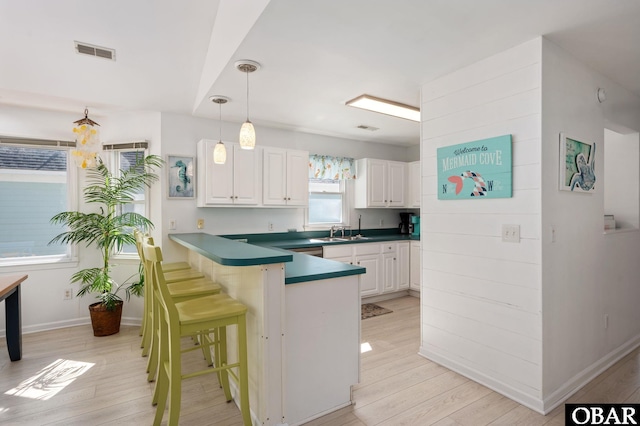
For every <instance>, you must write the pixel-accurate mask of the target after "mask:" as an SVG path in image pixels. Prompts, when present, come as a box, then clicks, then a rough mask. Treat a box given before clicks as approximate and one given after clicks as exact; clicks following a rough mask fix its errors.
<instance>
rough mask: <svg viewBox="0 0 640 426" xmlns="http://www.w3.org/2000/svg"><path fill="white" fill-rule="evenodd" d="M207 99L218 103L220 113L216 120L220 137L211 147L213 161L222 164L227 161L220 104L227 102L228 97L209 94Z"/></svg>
mask: <svg viewBox="0 0 640 426" xmlns="http://www.w3.org/2000/svg"><path fill="white" fill-rule="evenodd" d="M209 100H210V101H211V102H213V103H216V104H218V106H219V107H220V114H219V116H218V121H219V123H220V130H219V136H220V137H219V139H218V143H217V144H216V147H215V148H214V149H213V162H214V163H215V164H224V163H226V162H227V149H226V148H225V146H224V144H223V143H222V104H226V103H227V102H229V98H226V97H224V96H211V97H210V98H209Z"/></svg>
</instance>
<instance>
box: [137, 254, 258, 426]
mask: <svg viewBox="0 0 640 426" xmlns="http://www.w3.org/2000/svg"><path fill="white" fill-rule="evenodd" d="M143 250H144V255H145V259H147V261H148V262H149V267H150V268H149V269H150V270H151V274H152V275H153V279H152V280H151V281H152V283H153V286H154V300H155V303H154V305H155V306H157V308H158V309H157V312H156V315H155V318H157V319H158V320H159V325H160V333H159V337H160V339H159V342H160V347H159V354H160V367H159V369H158V379H157V382H156V388H155V391H154V395H153V403H155V404H157V408H156V415H155V418H154V425H160V423H161V422H162V418H163V416H164V411H165V407H166V405H167V397H169V420H168V423H167V424H168V425H177V424H178V420H179V418H180V404H181V393H182V380H183V379H187V378H190V377H196V376H200V375H203V374H209V373H217V372H219V373H220V374H219V377H220V378H221V385H222V387H223V389H224V393H225V396H226V398H227V401H228V402H229V401H231V400H232V396H231V390H230V388H229V377H231V379H233V380H234V381H235V382H236V383H237V385H238V391H239V396H240V412H241V414H242V419H243V422H244V424H245V425H246V426H248V425H251V424H252V422H251V414H250V409H249V383H248V369H247V332H246V312H247V307H246V306H245V305H243V304H241V303H240V302H238V301H236V300H235V299H232V298H231V297H229V296H228V295H226V294H217V295H212V296H205V297H199V298H195V299H191V300H186V301H183V302H174V301H173V300H172V298H171V295H170V294H169V291H168V287H167V286H166V285H165V284H166V283H165V281H164V273H163V270H162V251H161V250H160V248H159V247H156V246H152V245H150V244H147V243H145V244H144V245H143ZM231 325H235V326H236V328H237V333H238V334H237V337H238V339H237V345H238V348H237V354H238V360H237V362H234V363H232V364H229V363H228V362H227V348H226V327H228V326H231ZM215 331H218V335H219V338H218V340H217V343H218V346H219V348H217V349H216V353H217V354H219V356H218V357H216V362H215V367H214V368H208V369H206V370H201V371H196V372H189V373H183V372H182V367H181V356H182V352H183V350H182V348H181V346H180V340H181V337H182V336H189V335H201V334H209V333H213V332H215ZM203 344H204V342H203Z"/></svg>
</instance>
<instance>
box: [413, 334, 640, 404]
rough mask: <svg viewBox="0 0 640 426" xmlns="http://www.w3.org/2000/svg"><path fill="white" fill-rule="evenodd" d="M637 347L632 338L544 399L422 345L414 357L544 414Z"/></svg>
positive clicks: (637, 341)
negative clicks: (451, 371)
mask: <svg viewBox="0 0 640 426" xmlns="http://www.w3.org/2000/svg"><path fill="white" fill-rule="evenodd" d="M639 346H640V335H637V336H635V337H634V338H633V339H631V340H629V341H628V342H626V343H625V344H623V345H621V346H619V347H618V348H616V349H614V350H613V351H611V352H610V353H608V354H607V355H605V356H604V357H602V358H600V359H599V360H598V361H596V362H594V363H593V364H591V365H590V366H588V367H587V368H585V369H584V370H582V371H581V372H579V373H578V374H576V375H575V376H573V377H572V378H571V379H569V380H568V381H567V382H566V383H565V384H564V385H562V386H561V387H560V388H558V389H557V390H555V391H554V392H552V393H551V394H550V395H549V396H548V397H546V398H544V399H538V398H536V397H534V396H532V395H529V394H526V393H524V392H522V391H520V390H518V389H515V388H513V387H512V386H509V385H508V384H506V383H503V382H502V381H499V380H496V379H495V378H493V377H491V376H487V375H486V374H484V373H482V372H480V371H477V370H476V369H473V368H469V367H468V366H466V365H462V364H460V363H458V362H456V361H453V360H451V359H449V358H448V357H446V356H444V355H442V354H440V353H438V351H437V350H436V351H434V350H432V349H431V350H430V349H427V348H425V347H424V346H421V347H420V350H419V351H418V354H419V355H421V356H423V357H425V358H427V359H429V360H431V361H433V362H435V363H438V364H440V365H442V366H444V367H447V368H449V369H450V370H453V371H455V372H456V373H459V374H462V375H463V376H465V377H467V378H469V379H471V380H473V381H475V382H478V383H480V384H482V385H484V386H486V387H488V388H489V389H492V390H494V391H496V392H498V393H500V394H502V395H504V396H506V397H507V398H510V399H512V400H514V401H516V402H517V403H519V404H522V405H524V406H525V407H528V408H530V409H532V410H534V411H536V412H538V413H540V414H548V413H550V412H551V411H553V410H554V409H555V408H556V407H558V406H559V405H560V404H562V403H564V401H566V400H567V399H568V398H569V397H571V396H572V395H573V394H575V393H576V392H578V391H579V390H580V389H581V388H582V387H583V386H585V385H586V384H587V383H589V382H590V381H591V380H593V379H595V378H596V377H597V376H598V375H599V374H601V373H602V372H604V371H605V370H606V369H607V368H609V367H611V366H612V365H613V364H615V363H616V362H618V361H620V360H621V359H622V358H624V357H625V356H626V355H627V354H629V353H630V352H632V351H633V350H635V349H636V348H638V347H639Z"/></svg>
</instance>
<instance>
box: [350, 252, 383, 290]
mask: <svg viewBox="0 0 640 426" xmlns="http://www.w3.org/2000/svg"><path fill="white" fill-rule="evenodd" d="M354 264H355V265H358V266H362V267H363V268H366V269H367V272H366V273H365V274H362V275H360V296H361V297H365V296H375V295H376V294H380V280H381V278H382V277H381V274H380V272H381V262H380V255H379V254H362V255H356V256H355V262H354Z"/></svg>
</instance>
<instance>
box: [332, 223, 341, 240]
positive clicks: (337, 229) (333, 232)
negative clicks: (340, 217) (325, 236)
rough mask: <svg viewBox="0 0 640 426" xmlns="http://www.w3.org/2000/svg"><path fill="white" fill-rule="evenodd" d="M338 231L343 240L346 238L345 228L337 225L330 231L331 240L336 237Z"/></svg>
mask: <svg viewBox="0 0 640 426" xmlns="http://www.w3.org/2000/svg"><path fill="white" fill-rule="evenodd" d="M336 231H341V232H342V238H344V226H335V225H331V230H330V231H329V238H333V237H335V236H336Z"/></svg>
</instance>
